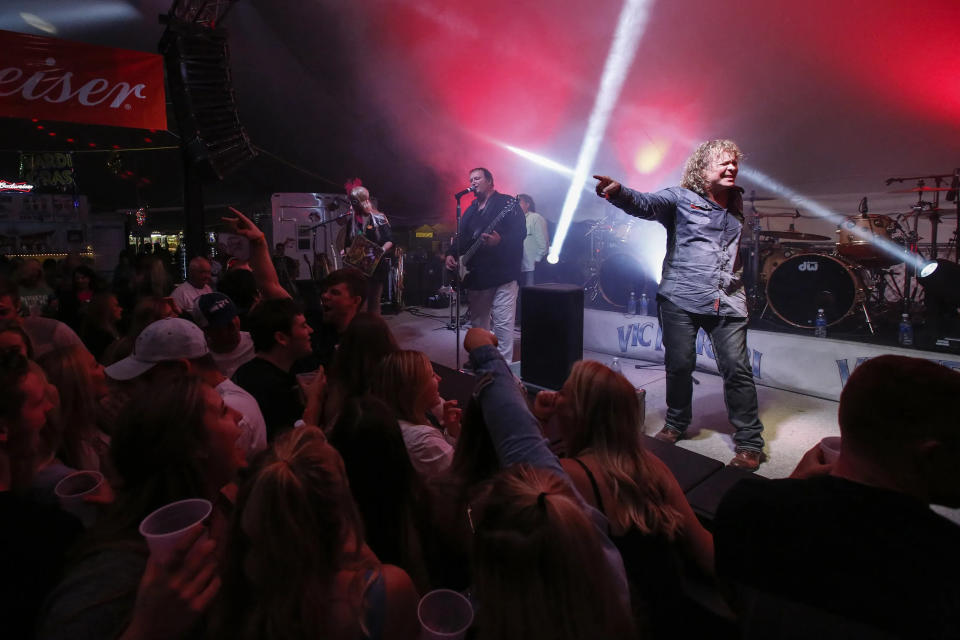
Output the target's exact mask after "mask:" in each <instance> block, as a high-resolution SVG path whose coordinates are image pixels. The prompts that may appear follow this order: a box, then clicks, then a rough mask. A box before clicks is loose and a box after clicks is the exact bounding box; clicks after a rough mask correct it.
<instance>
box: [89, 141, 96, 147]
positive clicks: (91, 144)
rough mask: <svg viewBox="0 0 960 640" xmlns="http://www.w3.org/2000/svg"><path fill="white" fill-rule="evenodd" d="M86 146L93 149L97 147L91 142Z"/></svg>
mask: <svg viewBox="0 0 960 640" xmlns="http://www.w3.org/2000/svg"><path fill="white" fill-rule="evenodd" d="M87 146H88V147H95V146H97V143H96V142H91V143H89V144H88V145H87Z"/></svg>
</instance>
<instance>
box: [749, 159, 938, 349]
mask: <svg viewBox="0 0 960 640" xmlns="http://www.w3.org/2000/svg"><path fill="white" fill-rule="evenodd" d="M941 177H942V176H941ZM907 179H909V178H903V179H897V178H894V179H892V180H907ZM917 180H919V183H918V185H917V186H916V187H914V188H911V189H903V190H898V191H894V192H893V193H911V194H918V198H919V202H918V203H917V204H916V205H914V206H912V207H911V208H910V211H909V212H907V213H901V214H896V213H894V214H889V215H877V214H870V213H868V210H867V199H866V198H864V199H863V200H861V202H860V207H859V215H853V216H848V217H846V218H844V219H843V220H842V221H841V222H840V224H838V225H837V230H836V238H835V240H834V241H833V242H830V238H829V237H827V236H823V235H819V234H813V233H804V232H801V231H797V230H795V229H794V225H793V224H791V225H790V228H789V230H787V231H770V230H764V229H762V228H761V225H760V221H761V220H762V219H763V218H769V217H783V216H784V214H764V213H759V212H757V210H756V207H755V206H754V207H752V209H753V216H752V221H751V224H750V225H749V229H745V233H744V242H743V244H744V245H745V246H747V250H748V251H749V254H748V255H749V257H750V258H751V260H750V261H749V262H748V263H747V264H748V269H749V270H751V271H752V274H748V275H747V282H748V292H749V294H748V295H749V299H750V307H751V311H752V312H753V313H755V314H756V313H759V317H761V318H762V317H764V315H765V314H766V313H767V311H770V312H772V314H773V315H774V316H775V317H776V318H777V319H778V320H780V321H782V322H784V323H786V324H787V325H790V326H792V327H797V328H804V329H808V328H813V324H814V319H815V317H816V314H817V310H818V309H823V310H824V315H825V316H826V318H827V325H828V326H831V325H837V324H840V323H843V322H848V323H849V322H850V321H851V320H855V319H856V318H858V317H859V318H860V322H859V327H865V328H866V329H867V330H869V332H870V333H871V334H873V333H875V328H874V322H873V318H874V317H876V316H877V315H889V316H891V318H895V319H899V318H900V314H901V313H908V314H912V313H913V312H914V311H917V308H916V307H915V306H914V304H913V303H914V302H915V300H914V298H915V297H916V292H917V290H918V287H917V285H916V284H915V281H916V278H917V273H916V266H915V265H916V260H912V259H908V258H909V257H910V256H912V255H918V254H919V247H918V245H919V240H920V237H919V235H918V233H917V230H918V223H919V220H920V219H921V218H926V219H928V220H930V222H931V224H932V238H931V242H930V244H929V255H928V256H925V258H930V259H933V258H936V257H937V250H938V247H937V225H938V223H939V222H940V220H941V218H942V217H944V214H945V213H946V210H941V209H940V208H939V198H938V197H939V194H940V193H941V192H950V191H951V189H950V188H946V187H941V186H939V184H938V186H936V187H928V186H926V185H925V184H924V183H923V179H917ZM888 184H889V181H888ZM931 193H932V194H934V202H932V203H930V202H924V201H923V197H924V195H927V194H931ZM755 199H756V200H759V198H755ZM787 215H788V216H789V217H792V218H796V217H802V216H800V215H799V212H795V213H792V214H787ZM748 231H752V233H748ZM751 236H752V240H753V242H752V246H750V244H751V243H750V242H749V241H748V239H749V238H750V237H751ZM751 275H752V278H751V277H750V276H751ZM911 287H912V290H913V294H911Z"/></svg>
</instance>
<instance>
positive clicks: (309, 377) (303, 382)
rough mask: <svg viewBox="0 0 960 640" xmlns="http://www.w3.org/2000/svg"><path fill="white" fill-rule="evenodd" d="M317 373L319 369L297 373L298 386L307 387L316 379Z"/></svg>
mask: <svg viewBox="0 0 960 640" xmlns="http://www.w3.org/2000/svg"><path fill="white" fill-rule="evenodd" d="M318 373H319V371H307V372H306V373H298V374H297V382H299V383H300V386H302V387H304V388H306V387H309V386H310V384H311V383H312V382H313V381H314V380H316V379H317V374H318Z"/></svg>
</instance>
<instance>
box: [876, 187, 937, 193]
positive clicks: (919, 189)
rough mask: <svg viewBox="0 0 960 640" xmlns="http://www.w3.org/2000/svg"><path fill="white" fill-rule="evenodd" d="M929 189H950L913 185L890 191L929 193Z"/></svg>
mask: <svg viewBox="0 0 960 640" xmlns="http://www.w3.org/2000/svg"><path fill="white" fill-rule="evenodd" d="M931 191H952V189H950V188H949V187H913V188H912V189H897V190H895V191H891V192H890V193H929V192H931Z"/></svg>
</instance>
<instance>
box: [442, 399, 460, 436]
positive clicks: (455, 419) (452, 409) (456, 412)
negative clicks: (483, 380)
mask: <svg viewBox="0 0 960 640" xmlns="http://www.w3.org/2000/svg"><path fill="white" fill-rule="evenodd" d="M458 404H459V403H458V402H457V401H456V400H445V401H444V402H443V415H442V416H441V418H440V423H441V424H442V425H443V428H444V430H445V431H446V432H447V433H448V434H450V435H451V436H453V437H454V438H459V437H460V423H461V420H462V419H463V409H461V408H460V407H458V406H457V405H458Z"/></svg>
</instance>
